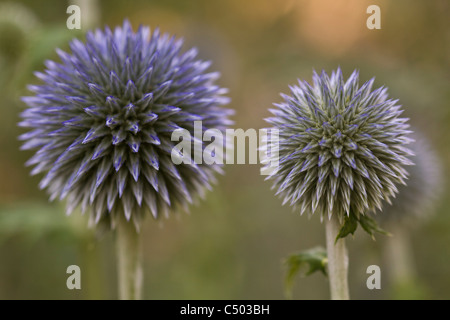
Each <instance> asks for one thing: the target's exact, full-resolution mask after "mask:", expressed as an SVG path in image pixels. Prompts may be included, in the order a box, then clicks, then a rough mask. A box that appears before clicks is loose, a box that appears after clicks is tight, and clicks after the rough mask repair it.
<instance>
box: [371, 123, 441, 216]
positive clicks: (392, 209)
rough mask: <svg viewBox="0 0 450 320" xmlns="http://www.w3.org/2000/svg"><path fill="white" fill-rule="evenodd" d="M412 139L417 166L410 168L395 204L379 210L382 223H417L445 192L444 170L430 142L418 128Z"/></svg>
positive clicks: (399, 189) (429, 211) (378, 213)
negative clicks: (443, 188)
mask: <svg viewBox="0 0 450 320" xmlns="http://www.w3.org/2000/svg"><path fill="white" fill-rule="evenodd" d="M413 138H414V142H413V143H411V144H410V148H411V150H413V152H414V154H415V156H414V157H413V161H414V166H411V167H410V168H408V171H409V177H408V180H407V182H406V185H401V186H399V188H398V194H397V195H396V197H395V199H393V200H392V204H391V205H385V206H383V211H382V212H377V217H378V218H379V220H380V221H381V222H398V223H402V224H403V223H404V224H414V223H416V222H417V221H420V220H422V219H424V218H427V217H428V216H429V215H430V213H431V212H432V211H433V208H434V204H435V203H436V201H437V200H438V199H439V197H440V195H441V193H442V187H443V184H444V183H443V180H442V176H443V169H442V166H441V163H440V161H439V158H438V156H437V154H436V153H435V151H434V150H433V147H432V146H431V145H430V143H429V141H428V140H427V139H426V138H425V137H423V136H422V135H419V134H418V132H417V131H415V133H414V135H413Z"/></svg>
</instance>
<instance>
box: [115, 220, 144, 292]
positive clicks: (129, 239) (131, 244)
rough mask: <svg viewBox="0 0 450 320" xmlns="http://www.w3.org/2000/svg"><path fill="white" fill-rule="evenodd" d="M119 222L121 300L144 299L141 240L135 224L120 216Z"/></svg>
mask: <svg viewBox="0 0 450 320" xmlns="http://www.w3.org/2000/svg"><path fill="white" fill-rule="evenodd" d="M119 216H120V217H119V218H118V221H117V227H116V228H117V230H116V232H117V239H116V241H117V243H116V246H117V259H118V263H117V265H118V275H119V299H120V300H141V298H142V282H143V271H142V250H141V239H140V235H139V233H138V232H137V231H136V228H135V227H134V224H133V223H132V222H131V221H127V220H126V219H125V217H123V214H119Z"/></svg>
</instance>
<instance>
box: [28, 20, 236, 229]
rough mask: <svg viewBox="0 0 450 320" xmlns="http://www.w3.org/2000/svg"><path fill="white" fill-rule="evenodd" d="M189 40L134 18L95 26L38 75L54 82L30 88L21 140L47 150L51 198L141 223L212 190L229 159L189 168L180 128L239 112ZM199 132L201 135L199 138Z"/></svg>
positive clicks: (97, 217)
mask: <svg viewBox="0 0 450 320" xmlns="http://www.w3.org/2000/svg"><path fill="white" fill-rule="evenodd" d="M181 47H182V40H177V39H175V38H174V37H169V35H167V34H163V35H161V34H160V33H159V30H158V29H157V30H155V31H154V32H153V33H150V29H149V28H148V27H142V26H141V27H140V28H139V29H138V31H137V32H136V33H134V32H133V30H132V28H131V25H130V23H129V22H128V21H125V22H124V23H123V26H121V27H117V28H116V29H115V30H114V31H111V30H110V29H109V28H105V29H104V30H96V31H95V32H89V33H87V36H86V42H85V43H83V42H81V41H79V40H77V39H75V40H73V41H72V42H71V43H70V48H71V53H66V52H64V51H61V50H58V51H57V52H58V55H59V57H60V58H61V61H62V62H61V63H56V62H53V61H47V62H46V64H45V65H46V68H47V69H46V71H45V72H44V73H41V72H37V73H36V76H37V77H38V78H40V79H41V80H42V81H43V82H44V84H42V85H32V86H29V88H30V90H31V91H34V92H35V93H36V95H35V96H31V97H24V98H23V101H24V102H25V103H26V104H27V105H28V108H27V109H26V110H25V111H24V112H23V113H22V115H21V116H22V118H23V121H22V122H21V123H20V125H21V126H22V127H26V128H30V129H31V131H29V132H27V133H25V134H23V135H22V136H21V137H20V139H22V140H24V141H25V143H24V145H23V147H22V149H37V152H36V153H35V155H34V156H33V157H32V158H31V159H30V160H29V161H28V162H27V165H35V167H34V169H33V170H32V174H38V173H41V172H45V173H46V175H45V176H44V178H43V179H42V181H41V183H40V188H46V189H47V190H48V192H49V193H50V199H52V200H53V199H56V198H59V199H64V198H67V213H68V214H70V213H71V212H72V211H73V210H74V209H75V208H76V207H78V206H79V205H80V206H81V210H82V212H85V211H89V212H90V218H91V222H93V223H98V222H99V221H110V222H111V223H112V226H113V227H114V220H115V215H117V214H118V212H122V210H123V213H124V214H125V216H126V218H127V219H132V220H133V221H134V222H135V223H136V225H139V220H140V218H141V217H142V216H143V215H144V214H145V213H146V212H147V211H149V212H151V213H152V215H153V216H154V217H155V218H156V217H159V216H160V215H161V213H165V214H167V212H168V209H169V208H172V207H174V206H177V205H180V206H183V207H186V206H187V205H188V203H190V202H192V200H193V198H196V196H197V195H200V196H201V195H203V193H204V191H205V188H210V187H211V184H212V183H213V182H214V176H215V174H216V173H218V172H221V167H220V166H219V165H216V164H213V165H204V164H203V165H202V164H190V165H187V164H180V165H178V166H175V165H174V164H173V162H172V159H171V153H172V149H173V146H174V142H172V141H171V134H172V132H173V131H174V130H176V129H180V128H182V129H186V130H188V131H189V132H191V133H192V132H193V122H194V121H196V120H201V121H202V125H203V130H207V129H209V128H212V127H213V128H217V129H219V130H225V128H226V127H227V126H228V125H229V124H230V123H231V122H230V120H229V119H228V117H229V116H230V114H232V112H231V110H229V109H226V108H224V107H223V105H225V104H227V103H228V98H226V97H224V96H223V94H224V93H226V90H225V89H223V88H220V87H219V86H217V85H215V84H214V82H215V80H216V79H217V78H218V76H219V74H218V73H215V72H212V73H211V72H206V69H207V68H208V67H209V62H205V61H201V60H198V59H196V55H197V51H196V49H195V48H193V49H191V50H188V51H186V52H182V51H181ZM192 136H193V135H192Z"/></svg>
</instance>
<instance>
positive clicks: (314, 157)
mask: <svg viewBox="0 0 450 320" xmlns="http://www.w3.org/2000/svg"><path fill="white" fill-rule="evenodd" d="M373 81H374V79H372V80H370V81H368V82H366V83H364V84H363V85H362V86H361V87H360V86H359V74H358V72H357V71H354V72H353V73H352V75H351V76H350V78H349V79H348V80H347V81H346V82H344V78H343V76H342V72H341V70H340V69H338V70H337V71H335V72H333V73H332V74H331V76H328V75H327V74H326V73H325V72H322V74H321V75H318V74H316V73H315V72H314V75H313V85H312V86H311V85H310V84H308V82H306V81H300V80H299V84H298V86H292V87H290V89H291V93H292V96H288V95H284V94H282V97H283V98H284V100H285V101H284V102H283V103H280V104H275V106H276V107H277V108H276V109H271V110H270V111H271V112H272V113H273V115H274V117H271V118H268V119H266V120H267V122H269V123H270V124H271V125H273V126H274V128H276V129H278V130H279V140H280V142H279V168H278V170H277V171H275V172H274V173H272V174H271V175H270V176H269V177H268V179H273V180H274V188H278V192H277V195H281V196H282V197H283V198H284V202H283V204H284V203H287V202H289V203H290V204H291V205H293V206H298V207H300V211H301V213H302V214H303V212H305V211H307V212H309V213H314V212H316V211H318V212H320V213H321V215H322V216H323V215H328V217H329V218H331V216H332V215H337V217H338V218H339V220H341V221H342V220H343V218H344V217H345V215H347V216H348V215H349V214H350V212H352V213H353V214H355V215H356V216H359V215H360V214H364V213H366V212H368V211H374V210H375V209H376V208H378V209H381V207H382V202H383V200H387V201H390V198H391V197H392V196H393V195H394V194H395V193H396V192H397V185H398V184H403V183H404V182H405V179H406V178H407V171H406V170H405V168H404V166H406V165H410V164H412V162H411V161H410V160H409V159H408V158H407V157H408V156H410V155H411V151H410V150H409V149H407V148H406V147H405V145H406V144H408V143H409V142H410V141H411V139H410V138H409V137H408V134H409V133H410V131H409V130H408V127H409V125H408V124H407V123H406V122H407V119H405V118H401V117H400V114H401V113H402V110H401V108H400V106H398V105H397V100H391V99H389V98H388V95H387V89H386V88H383V87H381V88H379V89H376V90H374V91H372V85H373ZM322 216H321V217H322Z"/></svg>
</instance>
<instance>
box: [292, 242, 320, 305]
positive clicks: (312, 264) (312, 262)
mask: <svg viewBox="0 0 450 320" xmlns="http://www.w3.org/2000/svg"><path fill="white" fill-rule="evenodd" d="M284 264H285V266H286V267H287V272H286V278H285V293H286V296H287V297H288V298H289V299H291V298H292V288H293V286H294V279H295V277H296V275H297V274H298V273H299V272H300V271H301V269H302V268H304V267H306V268H308V269H307V271H305V272H303V275H304V276H309V275H311V274H313V273H314V272H316V271H320V272H322V273H323V274H324V275H327V264H328V258H327V251H326V250H325V249H324V248H322V247H316V248H313V249H309V250H306V251H302V252H298V253H294V254H292V255H290V256H289V257H288V258H287V259H286V260H285V262H284Z"/></svg>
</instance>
